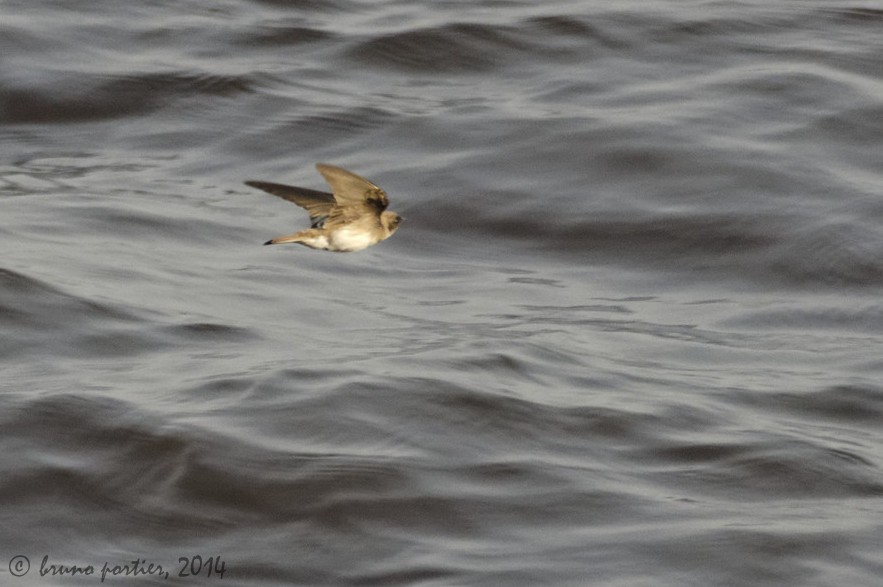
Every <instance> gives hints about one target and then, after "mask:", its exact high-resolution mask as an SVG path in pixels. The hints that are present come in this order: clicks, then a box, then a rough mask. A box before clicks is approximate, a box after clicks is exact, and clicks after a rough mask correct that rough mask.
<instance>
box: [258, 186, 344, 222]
mask: <svg viewBox="0 0 883 587" xmlns="http://www.w3.org/2000/svg"><path fill="white" fill-rule="evenodd" d="M245 185H248V186H251V187H253V188H258V189H259V190H264V191H265V192H267V193H268V194H273V195H274V196H278V197H280V198H282V199H283V200H288V201H289V202H293V203H295V204H297V205H298V206H300V207H301V208H303V209H304V210H306V211H307V212H309V213H310V221H311V222H312V223H313V224H316V223H318V222H320V221H321V220H322V219H324V218H325V217H327V216H328V215H329V214H330V213H331V210H332V209H333V208H334V207H335V206H336V205H337V202H336V201H335V199H334V196H333V195H331V194H329V193H328V192H320V191H317V190H308V189H306V188H299V187H295V186H292V185H285V184H282V183H271V182H269V181H247V182H245Z"/></svg>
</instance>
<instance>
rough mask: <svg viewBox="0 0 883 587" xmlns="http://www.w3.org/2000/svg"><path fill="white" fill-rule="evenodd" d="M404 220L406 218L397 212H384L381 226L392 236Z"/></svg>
mask: <svg viewBox="0 0 883 587" xmlns="http://www.w3.org/2000/svg"><path fill="white" fill-rule="evenodd" d="M402 220H404V218H402V217H401V216H399V215H398V214H396V213H395V212H384V213H383V214H381V215H380V224H382V225H383V228H385V229H386V230H387V231H388V232H389V235H390V236H392V233H394V232H395V231H396V230H397V229H398V228H399V224H401V223H402Z"/></svg>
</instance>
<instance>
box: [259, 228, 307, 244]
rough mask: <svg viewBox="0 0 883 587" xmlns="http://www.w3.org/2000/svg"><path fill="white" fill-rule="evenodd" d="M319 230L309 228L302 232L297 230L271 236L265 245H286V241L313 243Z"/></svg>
mask: <svg viewBox="0 0 883 587" xmlns="http://www.w3.org/2000/svg"><path fill="white" fill-rule="evenodd" d="M318 232H319V231H317V230H315V229H312V228H311V229H309V230H301V231H300V232H295V233H293V234H286V235H285V236H277V237H276V238H271V239H270V240H268V241H267V242H265V243H264V244H265V245H284V244H285V243H300V244H302V245H308V246H309V243H311V242H312V241H313V240H314V239H315V238H316V237H317V236H318Z"/></svg>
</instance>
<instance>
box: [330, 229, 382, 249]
mask: <svg viewBox="0 0 883 587" xmlns="http://www.w3.org/2000/svg"><path fill="white" fill-rule="evenodd" d="M382 236H383V235H382V234H380V231H379V230H377V229H375V230H364V229H360V228H355V227H344V228H339V229H337V230H335V231H334V232H333V233H331V234H330V235H329V236H328V245H329V246H328V248H329V249H330V250H332V251H361V250H362V249H366V248H368V247H370V246H371V245H373V244H376V243H377V242H379V241H380V240H382Z"/></svg>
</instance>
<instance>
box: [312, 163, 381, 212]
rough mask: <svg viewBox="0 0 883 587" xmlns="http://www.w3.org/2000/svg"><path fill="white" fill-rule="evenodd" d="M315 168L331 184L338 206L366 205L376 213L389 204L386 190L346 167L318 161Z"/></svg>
mask: <svg viewBox="0 0 883 587" xmlns="http://www.w3.org/2000/svg"><path fill="white" fill-rule="evenodd" d="M316 169H318V170H319V173H321V174H322V176H323V177H324V178H325V181H327V182H328V185H330V186H331V191H332V192H334V199H335V200H337V203H338V204H339V205H340V206H364V205H366V204H367V205H368V207H369V209H371V210H372V211H373V212H375V213H376V214H378V215H379V214H380V213H381V212H383V211H384V210H385V209H386V207H387V206H388V205H389V199H388V198H387V197H386V192H385V191H383V190H382V189H380V188H379V187H377V186H376V185H374V184H373V183H371V182H370V181H368V180H367V179H365V178H364V177H361V176H358V175H356V174H355V173H353V172H351V171H347V170H346V169H343V168H340V167H335V166H334V165H327V164H325V163H319V164H318V165H316Z"/></svg>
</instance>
